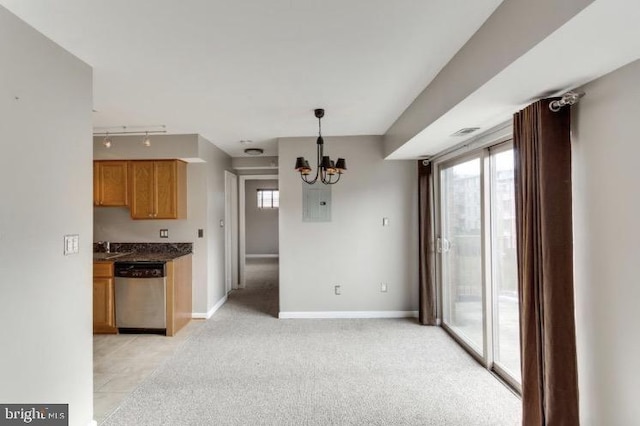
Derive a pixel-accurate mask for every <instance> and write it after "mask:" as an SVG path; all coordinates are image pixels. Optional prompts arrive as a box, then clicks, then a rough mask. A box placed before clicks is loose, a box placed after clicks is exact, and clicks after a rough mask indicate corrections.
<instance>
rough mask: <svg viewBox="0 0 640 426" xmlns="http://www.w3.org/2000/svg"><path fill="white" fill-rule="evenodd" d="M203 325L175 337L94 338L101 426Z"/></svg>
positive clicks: (192, 326) (196, 324)
mask: <svg viewBox="0 0 640 426" xmlns="http://www.w3.org/2000/svg"><path fill="white" fill-rule="evenodd" d="M202 324H203V321H200V320H193V321H191V322H190V323H189V324H188V325H187V326H186V327H184V328H183V329H182V330H180V331H179V332H178V333H177V334H176V335H175V336H173V337H166V336H159V335H153V334H111V335H104V334H103V335H95V336H93V417H94V419H95V420H96V421H97V422H98V424H101V423H102V422H104V420H105V419H106V418H107V417H108V416H109V415H110V414H111V413H113V412H114V411H115V410H116V408H118V407H119V406H120V403H121V402H122V400H123V399H124V398H125V397H126V396H127V395H129V394H130V393H131V392H133V390H134V389H135V388H136V387H138V385H140V383H142V382H143V381H144V380H145V379H146V378H147V377H148V376H149V375H150V374H151V373H153V372H154V371H155V370H156V369H157V368H158V367H160V366H161V365H162V364H164V362H165V361H166V360H167V359H169V357H171V355H172V354H173V353H174V352H175V351H176V349H177V348H178V347H179V346H180V345H181V344H183V343H184V342H185V341H186V340H187V339H188V338H189V336H191V335H192V334H193V333H194V332H195V331H196V330H198V329H199V328H200V326H201V325H202Z"/></svg>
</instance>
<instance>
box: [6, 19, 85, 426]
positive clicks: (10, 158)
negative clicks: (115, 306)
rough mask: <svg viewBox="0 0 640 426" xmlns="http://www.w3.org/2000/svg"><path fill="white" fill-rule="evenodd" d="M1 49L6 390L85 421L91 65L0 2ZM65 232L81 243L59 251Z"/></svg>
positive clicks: (75, 422) (14, 398)
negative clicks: (62, 407)
mask: <svg viewBox="0 0 640 426" xmlns="http://www.w3.org/2000/svg"><path fill="white" fill-rule="evenodd" d="M0 57H2V65H1V67H0V68H1V69H0V74H1V77H0V117H1V118H0V146H1V147H2V155H0V194H2V207H1V208H0V271H1V274H0V276H1V278H0V318H1V319H2V323H3V326H2V328H1V329H0V342H2V343H1V348H0V378H1V379H0V401H1V402H2V403H22V404H29V403H33V404H38V403H40V404H47V403H49V404H51V403H59V404H69V424H70V425H72V426H79V425H82V426H86V425H87V424H89V423H90V422H91V420H92V417H93V379H92V377H93V368H92V366H93V361H92V360H93V351H92V346H93V343H92V318H93V315H92V306H93V305H92V286H91V252H92V249H91V242H92V223H91V216H92V211H91V200H92V190H93V188H92V184H91V182H92V167H91V159H92V149H91V128H92V117H91V109H92V103H93V102H92V71H91V68H90V67H89V66H88V65H86V64H85V63H83V62H81V61H80V60H78V59H77V58H76V57H74V56H72V55H71V54H69V53H68V52H67V51H65V50H63V49H62V48H61V47H60V46H58V45H56V44H55V43H53V42H52V41H50V40H48V39H47V38H45V37H44V36H43V35H42V34H40V33H38V32H37V31H35V30H34V29H33V28H31V27H30V26H28V25H27V24H25V23H24V22H22V21H21V20H19V19H18V18H17V17H15V16H14V15H12V14H11V13H9V12H8V11H7V10H6V9H5V8H3V7H2V6H0ZM66 234H77V235H79V253H78V254H72V255H68V256H65V255H63V236H64V235H66ZM34 423H35V422H34Z"/></svg>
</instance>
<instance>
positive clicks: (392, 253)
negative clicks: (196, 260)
mask: <svg viewBox="0 0 640 426" xmlns="http://www.w3.org/2000/svg"><path fill="white" fill-rule="evenodd" d="M315 148H316V146H315V139H314V138H285V139H280V140H279V157H280V164H281V165H285V167H282V168H281V169H280V174H279V189H280V312H281V314H283V313H286V312H295V313H297V314H300V313H307V314H308V313H309V312H324V313H326V312H330V311H339V312H342V313H344V312H349V311H357V312H369V311H371V312H373V311H375V312H381V311H396V312H397V311H413V310H415V309H417V298H418V284H417V283H418V254H417V253H418V250H417V247H418V240H417V235H418V220H417V166H416V163H415V162H414V161H385V160H384V159H383V154H382V140H381V137H379V136H354V137H327V138H325V151H326V152H328V155H331V157H332V158H337V157H344V158H346V160H347V167H348V171H347V173H346V174H345V175H344V176H343V177H342V179H341V180H340V182H339V183H337V184H336V185H333V186H332V188H331V190H332V194H331V197H332V200H331V202H332V212H331V218H332V221H331V222H317V223H311V222H303V221H302V185H303V183H302V181H301V180H300V177H299V175H298V174H297V173H296V172H295V171H294V170H293V164H294V163H295V159H296V157H298V156H305V157H306V158H307V159H308V160H309V162H310V163H315V157H314V156H315V151H316V149H315ZM325 155H327V154H325ZM289 164H290V165H291V167H287V165H289ZM314 170H315V168H314ZM305 185H306V184H305ZM384 217H388V218H389V226H386V227H383V226H382V219H383V218H384ZM382 282H384V283H386V284H387V287H388V292H387V293H382V292H381V291H380V284H381V283H382ZM335 285H340V286H341V293H342V294H341V295H339V296H336V295H335V294H334V286H335ZM284 316H286V314H284Z"/></svg>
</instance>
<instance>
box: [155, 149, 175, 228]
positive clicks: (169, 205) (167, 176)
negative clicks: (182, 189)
mask: <svg viewBox="0 0 640 426" xmlns="http://www.w3.org/2000/svg"><path fill="white" fill-rule="evenodd" d="M176 179H177V161H156V162H155V180H156V193H155V199H156V211H155V214H154V219H177V218H178V199H177V195H178V194H177V185H176Z"/></svg>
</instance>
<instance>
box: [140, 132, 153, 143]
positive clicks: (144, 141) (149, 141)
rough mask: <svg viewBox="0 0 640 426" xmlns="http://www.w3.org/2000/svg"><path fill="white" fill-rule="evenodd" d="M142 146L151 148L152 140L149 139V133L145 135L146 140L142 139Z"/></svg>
mask: <svg viewBox="0 0 640 426" xmlns="http://www.w3.org/2000/svg"><path fill="white" fill-rule="evenodd" d="M142 144H143V145H144V146H151V138H150V137H149V132H145V133H144V139H142Z"/></svg>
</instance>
